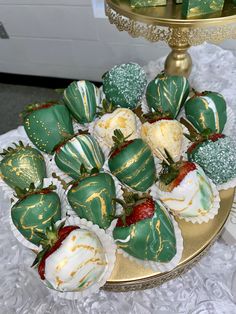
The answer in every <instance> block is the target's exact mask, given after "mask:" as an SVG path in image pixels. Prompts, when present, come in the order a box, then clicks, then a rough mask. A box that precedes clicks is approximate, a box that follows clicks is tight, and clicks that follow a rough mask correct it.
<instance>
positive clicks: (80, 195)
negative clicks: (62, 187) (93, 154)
mask: <svg viewBox="0 0 236 314" xmlns="http://www.w3.org/2000/svg"><path fill="white" fill-rule="evenodd" d="M80 173H81V175H80V178H79V179H78V180H77V181H76V182H74V183H73V186H72V187H71V188H70V190H69V191H68V194H67V198H68V201H69V203H70V205H71V207H72V208H73V210H74V211H75V213H76V214H77V215H78V216H79V217H80V218H85V219H87V220H89V221H92V222H93V223H94V224H96V225H98V226H99V227H101V228H103V229H106V228H108V227H109V226H110V224H111V222H112V220H113V219H114V215H115V210H116V208H115V204H114V203H113V201H112V200H113V198H115V197H116V188H115V183H114V180H113V179H112V177H111V176H110V175H109V174H108V173H99V172H98V170H97V169H93V170H92V171H90V172H89V171H87V170H86V169H85V168H84V166H82V167H81V170H80Z"/></svg>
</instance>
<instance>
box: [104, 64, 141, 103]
mask: <svg viewBox="0 0 236 314" xmlns="http://www.w3.org/2000/svg"><path fill="white" fill-rule="evenodd" d="M146 85H147V78H146V74H145V72H144V70H143V68H141V67H140V65H138V64H137V63H126V64H121V65H119V66H115V67H113V68H112V69H111V70H110V71H109V72H107V73H106V74H105V75H104V76H103V92H104V94H105V95H106V99H107V100H108V101H109V102H111V103H113V105H116V106H118V107H122V108H130V109H134V108H136V107H137V106H138V102H139V100H140V99H141V98H142V95H143V93H144V89H145V87H146Z"/></svg>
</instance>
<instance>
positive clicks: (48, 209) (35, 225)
mask: <svg viewBox="0 0 236 314" xmlns="http://www.w3.org/2000/svg"><path fill="white" fill-rule="evenodd" d="M55 188H56V187H55V186H53V185H51V186H49V187H47V188H43V189H36V188H35V187H34V185H33V184H32V185H31V186H30V188H29V189H27V190H21V189H19V188H16V193H17V197H18V198H19V200H18V202H17V203H16V204H15V205H14V206H13V207H12V209H11V217H12V221H13V223H14V225H15V226H16V228H17V229H18V230H19V232H20V233H21V234H22V235H23V236H24V237H25V238H26V239H27V240H28V241H30V242H32V243H33V244H35V245H40V241H41V238H40V237H39V236H38V234H37V233H38V232H45V230H46V228H47V227H49V226H50V225H51V223H52V222H53V221H54V222H56V221H58V220H60V219H61V203H60V199H59V196H58V195H57V194H56V193H55V192H53V190H55Z"/></svg>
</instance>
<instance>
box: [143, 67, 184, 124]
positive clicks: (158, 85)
mask: <svg viewBox="0 0 236 314" xmlns="http://www.w3.org/2000/svg"><path fill="white" fill-rule="evenodd" d="M189 91H190V86H189V83H188V80H187V79H186V78H185V77H183V76H169V75H167V74H165V73H164V72H162V73H160V74H159V75H157V77H156V78H155V79H154V80H152V81H151V82H150V83H149V84H148V86H147V90H146V100H147V104H148V106H149V108H150V109H151V110H154V111H157V112H163V113H164V112H166V113H168V114H170V115H171V117H172V118H173V119H174V118H176V116H177V115H178V113H179V111H180V109H181V107H182V106H183V105H184V103H185V101H186V99H187V97H188V95H189Z"/></svg>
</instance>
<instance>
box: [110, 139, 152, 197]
mask: <svg viewBox="0 0 236 314" xmlns="http://www.w3.org/2000/svg"><path fill="white" fill-rule="evenodd" d="M108 165H109V168H110V170H111V172H112V174H113V175H114V176H116V177H117V178H118V179H119V180H120V181H121V182H122V183H124V184H127V185H128V186H130V187H131V188H132V189H134V190H136V191H141V192H145V191H146V190H147V189H148V188H150V187H151V186H152V184H153V183H154V181H155V178H156V176H155V171H156V169H155V163H154V158H153V156H152V152H151V150H150V148H149V147H148V145H147V144H146V143H144V141H143V140H141V139H135V140H134V141H133V142H132V143H131V144H130V145H128V146H126V147H125V148H124V149H123V150H121V151H120V152H119V153H118V154H117V155H115V156H114V157H111V158H110V159H109V161H108Z"/></svg>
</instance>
